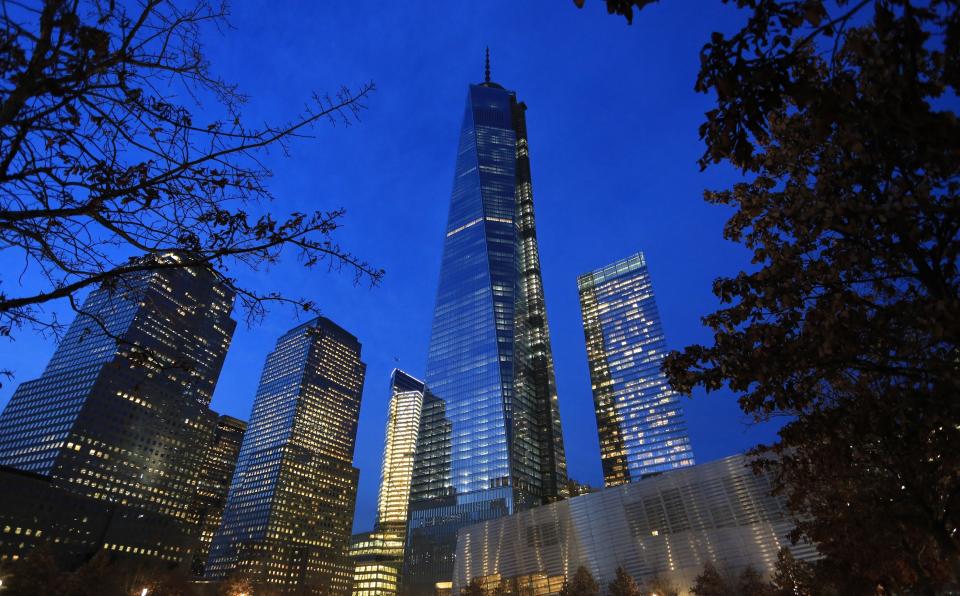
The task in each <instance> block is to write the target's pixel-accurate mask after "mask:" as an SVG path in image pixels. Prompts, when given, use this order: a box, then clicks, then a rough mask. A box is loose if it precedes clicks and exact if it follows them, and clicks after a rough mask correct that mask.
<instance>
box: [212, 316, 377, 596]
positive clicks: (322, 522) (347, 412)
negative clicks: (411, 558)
mask: <svg viewBox="0 0 960 596" xmlns="http://www.w3.org/2000/svg"><path fill="white" fill-rule="evenodd" d="M360 349H361V346H360V342H359V341H357V338H356V337H354V336H353V335H351V334H350V333H348V332H347V331H345V330H343V329H342V328H340V327H339V326H337V325H336V324H335V323H333V322H332V321H330V320H329V319H326V318H324V317H318V318H316V319H314V320H312V321H309V322H307V323H304V324H303V325H300V326H298V327H296V328H294V329H292V330H290V331H288V332H287V333H286V334H284V335H283V336H281V337H280V339H279V340H277V345H276V347H275V348H274V350H273V352H271V353H270V354H269V355H268V356H267V361H266V364H265V365H264V367H263V374H262V375H261V377H260V387H259V389H258V390H257V395H256V398H255V400H254V404H253V412H252V414H251V416H250V423H249V426H248V429H247V433H246V435H245V436H244V438H243V446H242V447H241V448H240V457H239V461H238V463H237V471H236V473H235V474H234V476H233V482H232V483H231V486H230V494H229V496H228V497H227V506H226V510H225V511H224V514H223V523H222V524H221V526H220V529H219V530H218V531H217V534H216V536H215V537H214V539H213V545H212V547H211V549H210V557H209V559H208V561H207V567H206V577H207V578H208V579H213V580H222V579H225V578H227V577H231V576H240V577H246V578H248V579H249V580H250V581H251V582H252V583H253V584H254V585H259V586H264V587H267V588H271V589H275V590H280V591H300V592H304V593H314V594H319V593H322V594H325V595H329V594H347V593H349V591H350V586H351V583H352V580H353V565H352V563H351V562H350V560H349V556H348V549H349V545H350V530H351V526H352V524H353V512H354V501H355V499H356V492H357V478H358V471H357V469H356V468H354V467H353V451H354V444H355V440H356V435H357V418H358V416H359V413H360V397H361V394H362V392H363V378H364V374H365V372H366V365H364V363H363V362H361V361H360ZM300 592H298V593H300Z"/></svg>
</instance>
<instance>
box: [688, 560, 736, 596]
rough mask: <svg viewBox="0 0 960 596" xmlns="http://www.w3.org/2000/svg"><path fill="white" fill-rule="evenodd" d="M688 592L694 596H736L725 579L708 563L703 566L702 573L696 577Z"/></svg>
mask: <svg viewBox="0 0 960 596" xmlns="http://www.w3.org/2000/svg"><path fill="white" fill-rule="evenodd" d="M690 592H691V593H692V594H694V595H695V596H734V595H735V594H736V592H734V590H733V588H731V587H730V584H729V583H728V582H727V579H726V578H725V577H724V576H723V575H722V574H721V573H720V572H719V571H718V570H717V568H716V566H715V565H714V564H713V563H712V562H710V561H707V562H706V563H704V564H703V571H701V572H700V575H698V576H697V579H696V583H694V585H693V586H692V587H691V588H690Z"/></svg>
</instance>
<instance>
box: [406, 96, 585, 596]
mask: <svg viewBox="0 0 960 596" xmlns="http://www.w3.org/2000/svg"><path fill="white" fill-rule="evenodd" d="M525 110H526V106H525V105H524V104H523V103H521V102H518V101H517V98H516V94H515V93H514V92H512V91H508V90H506V89H504V88H503V87H501V86H500V85H497V84H496V83H491V82H489V80H488V81H487V82H486V83H483V84H480V85H471V86H470V88H469V91H468V94H467V106H466V110H465V114H464V119H463V125H462V127H461V131H460V141H459V146H458V154H457V160H456V168H455V173H454V183H453V191H452V195H451V200H450V211H449V217H448V222H447V228H446V236H445V239H444V247H443V257H442V261H441V268H440V280H439V287H438V290H437V300H436V307H435V311H434V319H433V327H432V332H431V340H430V348H429V352H428V356H427V369H426V378H425V382H426V386H427V393H428V395H426V396H425V397H424V406H423V414H422V416H421V430H420V435H419V444H418V448H417V456H416V461H415V463H414V467H415V473H414V483H413V487H412V490H411V503H410V523H409V529H408V547H407V552H406V561H405V567H404V575H403V592H405V593H412V594H418V593H419V594H426V593H433V590H434V586H435V583H436V582H440V581H449V580H450V577H451V575H452V571H453V557H454V549H455V546H456V531H457V529H458V528H459V527H462V526H463V525H465V524H470V523H475V522H477V521H480V520H484V519H492V518H496V517H500V516H502V515H507V514H510V513H512V512H514V511H517V510H520V509H524V508H527V507H532V506H536V505H540V504H542V503H545V502H549V501H552V500H555V499H557V498H560V497H562V496H563V495H564V493H565V487H566V463H565V456H564V451H563V438H562V435H561V430H560V418H559V408H558V402H557V393H556V383H555V380H554V374H553V360H552V354H551V350H550V336H549V331H548V328H547V319H546V309H545V305H544V304H545V303H544V297H543V287H542V282H541V275H540V264H539V255H538V250H537V239H536V227H535V221H534V212H533V193H532V186H531V180H530V165H529V149H528V144H527V135H526V121H525Z"/></svg>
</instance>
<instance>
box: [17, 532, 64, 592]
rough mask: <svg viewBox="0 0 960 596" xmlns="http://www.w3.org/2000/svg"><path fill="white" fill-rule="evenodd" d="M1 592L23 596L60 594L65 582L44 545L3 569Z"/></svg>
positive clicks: (52, 556)
mask: <svg viewBox="0 0 960 596" xmlns="http://www.w3.org/2000/svg"><path fill="white" fill-rule="evenodd" d="M4 571H5V573H4V582H3V591H4V592H6V593H9V594H21V595H23V596H47V595H49V594H62V593H63V592H64V587H65V585H64V584H65V582H64V577H63V574H62V572H61V571H60V568H59V566H58V565H57V561H56V559H55V558H54V555H53V552H52V551H51V549H50V548H49V547H48V546H46V545H41V546H38V547H37V548H35V549H34V550H33V551H32V552H30V554H28V555H27V556H25V557H23V558H22V559H20V560H18V561H14V562H13V563H11V564H9V565H8V566H6V567H5V568H4Z"/></svg>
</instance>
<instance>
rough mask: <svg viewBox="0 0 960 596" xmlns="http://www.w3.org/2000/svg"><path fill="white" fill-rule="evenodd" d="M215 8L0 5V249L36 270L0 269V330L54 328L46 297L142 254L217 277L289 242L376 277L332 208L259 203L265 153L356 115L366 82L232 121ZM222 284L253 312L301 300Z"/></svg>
mask: <svg viewBox="0 0 960 596" xmlns="http://www.w3.org/2000/svg"><path fill="white" fill-rule="evenodd" d="M226 10H227V9H226V6H225V5H219V4H209V3H208V2H207V0H190V1H188V2H175V1H173V0H144V1H143V2H138V3H131V2H99V1H97V0H43V1H42V2H40V1H38V2H35V3H19V2H17V3H13V2H4V10H3V11H2V13H0V20H2V26H0V46H2V50H0V71H2V72H0V76H2V82H3V84H2V85H0V130H2V134H0V250H3V251H7V252H8V254H16V255H17V257H18V258H20V259H21V260H22V262H23V264H24V265H23V268H24V270H27V271H32V272H34V273H36V274H37V277H38V278H40V279H41V280H42V282H41V283H40V286H39V287H38V288H29V289H25V288H23V287H19V284H18V279H19V278H18V276H19V275H20V274H21V273H22V271H9V270H8V271H4V272H3V273H2V277H0V334H2V335H9V334H12V333H14V332H15V331H16V330H17V329H18V328H20V327H22V326H24V325H27V326H31V327H34V328H39V329H40V330H45V331H46V330H51V329H53V330H54V331H56V330H57V329H58V327H59V323H58V322H57V321H56V319H55V318H54V317H53V316H52V315H50V314H49V312H45V311H44V309H43V307H44V305H45V304H47V303H48V302H50V301H53V300H57V299H68V300H71V301H72V300H73V299H74V297H75V296H76V295H77V293H78V292H82V291H83V290H85V289H87V288H90V287H92V286H96V285H101V284H106V285H108V286H109V284H111V283H116V281H117V280H118V279H122V278H123V276H124V275H126V274H130V273H131V272H135V271H140V270H143V269H149V268H155V267H158V266H159V265H158V263H159V262H158V261H157V260H150V259H146V260H145V259H140V258H138V257H141V256H143V255H144V254H165V253H176V254H178V255H180V256H181V258H182V262H181V266H197V267H205V268H213V269H217V270H219V271H220V272H221V273H227V272H230V271H231V270H232V269H231V267H234V266H236V267H237V268H238V269H240V270H241V271H242V270H244V269H247V270H249V269H257V268H260V267H262V266H265V265H268V264H271V263H274V262H276V261H277V260H278V259H279V258H281V256H283V255H285V254H291V255H294V256H296V257H297V258H298V259H299V260H300V262H301V263H302V264H303V265H304V266H306V267H313V266H315V265H318V264H326V265H327V266H330V267H334V268H340V267H341V266H347V267H348V268H349V269H351V270H353V272H354V273H355V274H356V275H357V276H358V279H359V278H361V277H365V278H367V279H369V280H371V281H373V282H376V281H377V280H379V278H380V276H381V275H382V271H380V270H377V269H375V268H373V267H371V266H369V265H368V264H367V263H365V262H364V261H362V260H360V259H358V258H356V257H354V256H353V255H351V254H350V253H348V252H346V251H345V250H343V249H341V248H340V247H339V246H338V245H337V244H336V242H335V241H334V239H333V233H334V231H335V230H336V229H337V228H338V227H339V226H340V225H341V218H342V216H343V211H342V210H339V209H332V210H327V211H316V212H312V213H292V214H290V215H288V216H285V217H275V216H274V215H272V214H271V213H270V211H269V210H268V208H267V204H268V203H269V201H270V199H271V198H272V196H271V194H270V191H269V189H268V187H267V185H266V182H267V179H268V178H269V176H270V171H269V170H268V169H267V168H266V167H265V165H264V164H263V161H262V158H263V155H264V151H266V150H267V149H270V148H276V149H280V150H283V151H286V149H287V142H288V141H289V140H290V139H292V138H295V137H298V136H303V134H304V133H305V132H307V131H309V129H310V127H311V126H312V125H314V124H315V123H317V122H319V121H322V120H327V121H329V122H331V123H334V124H336V123H340V124H347V125H348V124H350V123H351V122H352V121H355V120H356V119H357V117H358V116H359V113H360V110H361V109H362V108H363V107H364V103H363V102H364V100H365V98H366V97H367V96H368V95H369V94H370V93H371V92H372V90H373V85H372V84H369V83H368V84H364V85H361V86H360V87H358V88H357V89H353V90H351V89H347V88H345V87H344V88H342V89H341V90H340V92H339V93H337V94H336V96H335V97H330V96H326V95H316V96H315V97H314V98H313V100H312V102H311V103H310V104H309V105H308V107H306V108H305V109H304V111H303V112H302V113H300V114H298V115H296V116H295V117H293V118H291V119H289V120H287V121H286V122H282V121H281V123H279V124H276V125H269V124H268V125H264V126H259V127H256V126H250V125H248V124H246V123H244V122H243V120H242V114H241V108H242V106H243V104H244V102H245V100H246V98H245V97H244V96H243V95H242V94H241V93H240V92H239V91H238V90H237V89H236V87H235V86H233V85H231V84H229V83H227V82H225V81H223V80H221V79H219V78H217V77H216V76H215V75H214V74H213V73H211V72H210V68H209V65H208V63H207V61H206V59H205V58H204V54H203V46H202V44H201V37H202V33H204V32H210V31H211V30H212V28H216V27H221V26H223V25H225V17H226V14H227V13H226ZM188 103H191V104H192V105H193V106H194V107H203V110H202V114H203V116H202V119H201V117H200V116H198V115H197V114H195V113H193V112H192V111H191V109H189V106H188ZM226 283H227V284H228V285H229V286H231V288H232V289H233V290H235V291H236V292H237V295H238V296H239V300H240V302H241V304H242V305H243V306H244V307H245V309H246V313H247V315H248V316H249V317H251V318H254V319H255V318H257V317H259V316H261V315H262V314H263V312H264V308H265V305H266V304H268V303H270V302H286V303H292V304H294V305H296V306H297V307H298V308H303V309H307V310H313V309H314V305H313V304H312V303H311V302H310V301H309V300H305V299H302V298H299V297H290V296H284V295H280V294H279V293H276V292H271V291H266V292H260V291H257V290H254V289H251V288H249V287H247V286H246V285H243V284H241V283H240V282H239V281H238V279H237V278H236V277H233V276H232V275H229V274H228V275H226Z"/></svg>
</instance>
